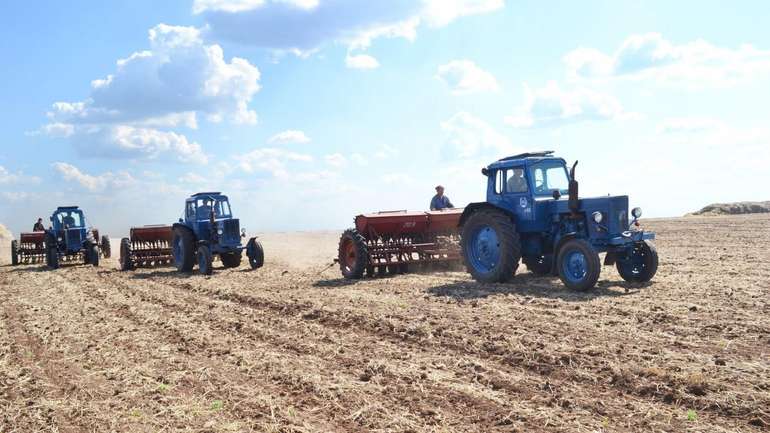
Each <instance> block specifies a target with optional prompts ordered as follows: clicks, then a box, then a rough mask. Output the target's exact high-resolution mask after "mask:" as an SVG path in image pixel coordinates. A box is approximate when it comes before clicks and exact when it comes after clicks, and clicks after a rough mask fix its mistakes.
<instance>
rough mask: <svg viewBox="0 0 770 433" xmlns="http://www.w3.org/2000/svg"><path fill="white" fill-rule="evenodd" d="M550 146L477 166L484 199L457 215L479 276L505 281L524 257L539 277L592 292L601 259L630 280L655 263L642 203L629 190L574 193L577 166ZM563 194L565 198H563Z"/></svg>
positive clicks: (644, 276)
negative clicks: (631, 200) (634, 203)
mask: <svg viewBox="0 0 770 433" xmlns="http://www.w3.org/2000/svg"><path fill="white" fill-rule="evenodd" d="M576 166H577V161H576V162H575V164H574V165H573V166H572V168H571V169H570V170H568V169H567V163H566V161H565V160H564V159H562V158H558V157H555V156H553V152H552V151H547V152H537V153H524V154H520V155H515V156H511V157H508V158H503V159H501V160H499V161H496V162H494V163H492V164H490V165H489V166H487V167H485V168H483V169H482V170H481V172H482V174H483V175H485V176H486V177H487V201H485V202H481V203H471V204H470V205H469V206H468V207H466V208H465V211H464V212H463V215H462V217H461V219H460V229H461V234H462V235H461V246H462V254H463V258H464V261H465V265H466V267H467V269H468V272H470V273H471V275H473V278H474V279H476V280H477V281H480V282H486V283H495V282H506V281H508V280H510V279H511V278H512V277H513V276H514V274H515V273H516V269H517V268H518V266H519V261H520V260H521V261H522V262H523V263H524V264H525V265H526V266H527V268H528V269H529V270H530V271H531V272H533V273H535V274H540V275H547V274H552V275H558V276H559V278H560V279H561V281H562V282H563V283H564V284H565V285H566V286H567V287H568V288H570V289H573V290H589V289H591V288H593V287H594V286H595V285H596V282H597V281H598V279H599V273H600V271H601V261H600V258H599V253H606V256H605V258H604V264H605V265H615V266H616V267H617V270H618V272H619V273H620V276H621V277H622V278H623V279H624V280H626V281H631V282H647V281H650V280H651V279H652V278H653V276H655V273H656V271H657V269H658V253H657V251H656V250H655V246H654V245H653V243H652V242H651V241H652V240H653V239H655V234H654V233H652V232H648V231H644V230H641V229H640V228H639V222H638V219H639V217H641V215H642V210H641V209H640V208H634V209H633V210H632V211H631V217H632V220H631V221H630V222H629V215H628V196H607V197H597V198H579V197H578V182H577V180H576V179H575V167H576ZM564 196H567V198H566V199H565V198H563V197H564Z"/></svg>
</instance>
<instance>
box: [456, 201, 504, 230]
mask: <svg viewBox="0 0 770 433" xmlns="http://www.w3.org/2000/svg"><path fill="white" fill-rule="evenodd" d="M481 209H491V210H498V211H501V212H503V213H505V214H506V215H508V216H510V217H511V219H512V220H513V222H514V223H515V222H516V215H514V214H513V213H512V212H510V211H509V210H508V209H504V208H501V207H499V206H495V205H493V204H490V203H487V202H485V201H482V202H477V203H470V204H469V205H468V206H465V210H463V214H462V215H461V216H460V223H459V224H458V226H459V227H462V226H463V225H464V224H465V221H467V220H468V218H469V217H470V216H471V215H472V214H473V213H475V212H477V211H479V210H481Z"/></svg>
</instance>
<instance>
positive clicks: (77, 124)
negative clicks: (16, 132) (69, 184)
mask: <svg viewBox="0 0 770 433" xmlns="http://www.w3.org/2000/svg"><path fill="white" fill-rule="evenodd" d="M149 41H150V50H146V51H140V52H136V53H134V54H132V55H130V56H129V57H127V58H125V59H120V60H118V61H117V64H116V71H115V73H114V74H111V75H108V76H107V77H106V78H103V79H97V80H94V81H92V83H91V92H90V95H89V96H88V98H86V99H85V100H83V101H78V102H56V103H54V104H53V105H52V109H51V111H50V112H49V113H48V117H49V118H50V123H49V124H48V125H45V126H44V127H43V128H42V132H44V133H46V134H48V135H50V136H55V137H68V138H69V139H70V140H71V141H72V143H74V144H75V145H76V146H75V147H76V149H80V150H83V147H84V146H79V145H78V143H80V142H81V141H82V140H84V139H85V140H91V141H93V140H95V139H99V138H101V139H103V140H102V141H100V142H98V143H96V147H98V149H99V152H98V153H100V156H108V157H116V158H118V157H130V158H136V157H139V156H142V155H144V156H147V157H149V158H155V157H157V153H158V152H162V151H169V152H177V151H180V150H181V151H190V152H192V154H191V155H190V156H189V157H176V158H174V159H177V160H181V161H188V162H195V163H201V162H205V158H204V157H203V156H202V155H203V154H202V151H201V150H200V146H198V145H197V144H195V143H189V142H188V140H187V138H186V137H184V135H181V134H180V133H176V132H169V131H163V130H161V129H159V128H176V127H187V128H191V129H195V128H197V126H198V117H199V116H203V117H205V118H206V119H208V120H209V121H212V122H220V121H222V120H224V119H229V120H230V121H231V122H232V123H235V124H243V123H246V124H253V123H256V120H257V115H256V113H255V112H254V111H252V110H250V109H249V108H248V105H249V103H250V102H251V99H252V97H253V96H254V94H255V93H256V92H258V91H259V89H260V85H259V79H260V72H259V70H258V69H257V68H256V67H255V66H253V65H251V64H250V63H249V62H248V61H247V60H244V59H240V58H233V59H232V60H231V61H230V62H229V63H228V62H227V61H226V60H225V58H224V54H223V51H222V48H221V47H220V46H218V45H206V44H204V43H203V40H202V38H201V34H200V31H199V30H198V29H196V28H194V27H181V26H169V25H166V24H159V25H157V26H156V27H154V28H152V29H150V31H149ZM127 150H128V151H127ZM81 155H83V156H93V153H92V152H90V151H89V150H88V149H85V150H84V151H83V152H81Z"/></svg>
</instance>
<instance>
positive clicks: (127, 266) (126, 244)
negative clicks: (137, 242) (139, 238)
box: [120, 238, 134, 271]
mask: <svg viewBox="0 0 770 433" xmlns="http://www.w3.org/2000/svg"><path fill="white" fill-rule="evenodd" d="M133 269H134V262H133V261H132V260H131V240H130V239H128V238H123V239H121V240H120V270H121V271H131V270H133Z"/></svg>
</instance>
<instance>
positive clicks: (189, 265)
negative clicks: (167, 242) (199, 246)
mask: <svg viewBox="0 0 770 433" xmlns="http://www.w3.org/2000/svg"><path fill="white" fill-rule="evenodd" d="M171 244H172V250H173V253H174V264H175V265H176V269H177V270H178V271H179V272H192V270H193V266H195V240H194V239H193V234H192V232H190V230H189V229H187V228H185V227H176V228H174V238H173V240H172V241H171Z"/></svg>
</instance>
